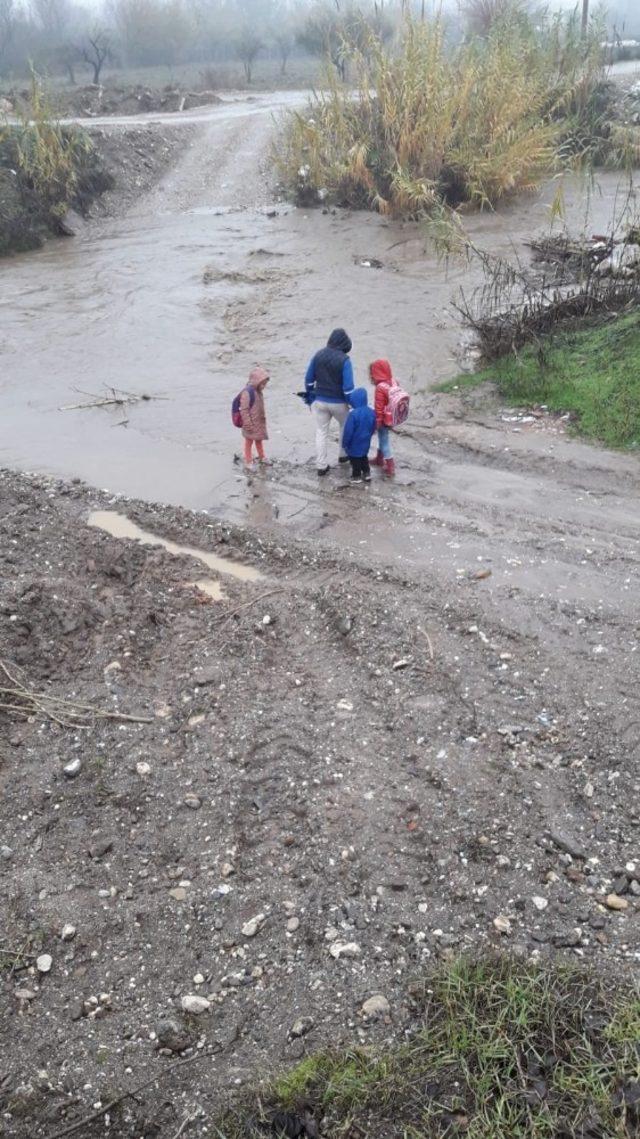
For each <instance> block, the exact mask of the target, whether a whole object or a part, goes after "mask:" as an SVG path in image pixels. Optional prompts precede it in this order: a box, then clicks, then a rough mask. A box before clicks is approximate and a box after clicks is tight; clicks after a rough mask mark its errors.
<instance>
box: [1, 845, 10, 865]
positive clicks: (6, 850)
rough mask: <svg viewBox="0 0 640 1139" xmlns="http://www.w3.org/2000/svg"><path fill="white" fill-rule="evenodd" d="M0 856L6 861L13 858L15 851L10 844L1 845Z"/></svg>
mask: <svg viewBox="0 0 640 1139" xmlns="http://www.w3.org/2000/svg"><path fill="white" fill-rule="evenodd" d="M0 858H3V859H4V861H5V862H8V861H9V859H11V858H13V851H12V849H11V847H10V846H0Z"/></svg>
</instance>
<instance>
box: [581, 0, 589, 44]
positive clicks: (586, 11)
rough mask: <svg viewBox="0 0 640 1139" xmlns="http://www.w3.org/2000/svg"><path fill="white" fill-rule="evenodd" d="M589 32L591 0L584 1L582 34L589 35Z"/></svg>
mask: <svg viewBox="0 0 640 1139" xmlns="http://www.w3.org/2000/svg"><path fill="white" fill-rule="evenodd" d="M588 31H589V0H582V34H583V36H586V35H587V32H588Z"/></svg>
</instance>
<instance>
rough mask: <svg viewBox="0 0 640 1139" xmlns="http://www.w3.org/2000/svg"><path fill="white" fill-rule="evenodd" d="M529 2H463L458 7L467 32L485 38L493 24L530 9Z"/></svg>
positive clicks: (518, 0) (498, 0) (514, 0)
mask: <svg viewBox="0 0 640 1139" xmlns="http://www.w3.org/2000/svg"><path fill="white" fill-rule="evenodd" d="M530 6H531V5H530V3H529V0H463V2H462V3H461V5H460V8H461V11H462V15H463V17H464V19H465V22H466V24H467V27H468V29H469V31H470V32H471V33H472V34H474V35H478V36H486V35H488V34H489V32H490V31H491V29H492V27H493V25H494V24H496V23H498V21H501V20H505V19H507V18H508V17H510V16H517V15H519V14H522V13H524V12H526V11H527V10H528V9H529V8H530Z"/></svg>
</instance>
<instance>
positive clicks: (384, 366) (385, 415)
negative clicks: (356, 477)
mask: <svg viewBox="0 0 640 1139" xmlns="http://www.w3.org/2000/svg"><path fill="white" fill-rule="evenodd" d="M369 376H370V379H371V383H372V384H373V385H374V387H375V389H376V395H375V402H374V410H375V413H376V427H377V429H378V453H377V455H376V457H375V459H374V460H373V462H374V464H375V466H376V467H384V473H385V475H387V476H388V477H389V478H393V476H394V475H395V473H396V467H395V463H394V461H393V456H392V454H391V431H390V427H391V416H390V413H389V411H388V406H387V405H388V403H389V390H390V388H391V387H392V385H393V384H395V380H394V378H393V373H392V371H391V364H390V363H389V361H388V360H374V361H373V364H369Z"/></svg>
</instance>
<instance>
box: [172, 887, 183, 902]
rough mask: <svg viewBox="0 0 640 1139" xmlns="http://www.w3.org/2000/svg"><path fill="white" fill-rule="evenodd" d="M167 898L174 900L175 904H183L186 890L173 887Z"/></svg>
mask: <svg viewBox="0 0 640 1139" xmlns="http://www.w3.org/2000/svg"><path fill="white" fill-rule="evenodd" d="M169 896H170V897H172V898H175V900H176V902H184V900H185V898H186V896H187V891H186V888H185V887H184V886H174V887H173V889H172V890H169Z"/></svg>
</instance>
